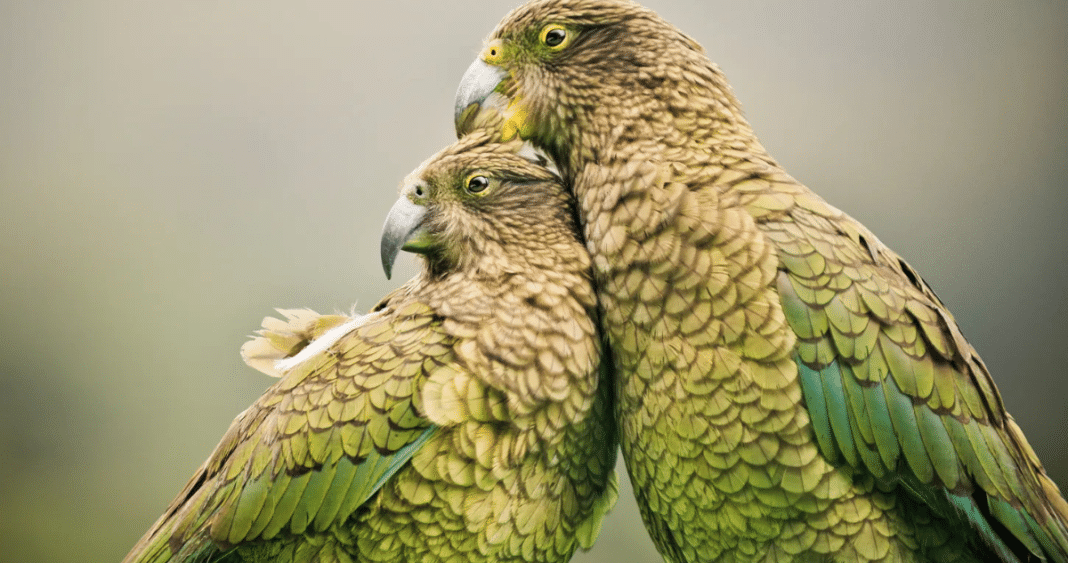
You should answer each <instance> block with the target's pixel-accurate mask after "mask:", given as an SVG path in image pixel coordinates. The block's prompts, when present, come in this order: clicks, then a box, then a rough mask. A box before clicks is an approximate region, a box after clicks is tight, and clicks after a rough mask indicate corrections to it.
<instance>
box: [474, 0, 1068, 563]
mask: <svg viewBox="0 0 1068 563" xmlns="http://www.w3.org/2000/svg"><path fill="white" fill-rule="evenodd" d="M491 107H492V108H495V109H496V110H497V111H501V112H503V113H504V116H505V120H504V122H503V123H502V124H500V125H499V127H500V130H499V131H500V132H501V133H502V134H503V135H504V137H505V138H512V137H519V138H522V139H524V140H528V141H530V142H532V143H533V144H534V145H535V146H536V147H538V148H540V149H542V150H544V151H545V152H547V153H548V154H549V156H550V157H551V158H552V160H553V161H554V162H555V164H556V166H557V167H558V169H559V170H560V172H561V175H562V176H563V178H564V180H565V183H566V184H567V185H569V186H570V188H571V189H572V190H573V192H574V195H575V201H576V204H577V215H578V218H579V222H580V225H581V227H582V232H583V234H584V236H585V243H586V246H587V249H588V250H589V252H590V255H591V257H592V261H593V268H594V274H593V275H594V283H595V287H596V291H597V294H598V298H599V301H600V304H601V317H600V319H601V323H602V325H601V329H602V331H603V333H604V334H605V336H606V338H607V341H608V346H609V348H610V355H611V357H612V361H613V362H614V365H615V377H616V383H615V389H616V417H617V424H618V425H619V432H620V441H621V445H622V450H623V457H624V460H625V463H626V466H627V470H628V472H629V474H630V477H631V480H632V481H633V484H634V490H635V495H636V497H637V501H638V505H639V507H640V510H641V513H642V518H643V520H644V522H645V525H646V527H647V529H648V530H649V533H650V535H651V536H652V539H653V542H654V543H655V544H656V547H657V549H658V550H659V551H660V553H661V554H662V555H663V556H664V557H665V559H667V560H668V561H672V562H676V563H681V562H698V561H702V562H703V561H724V562H733V561H738V562H741V561H761V562H769V563H770V562H786V561H835V562H854V561H887V562H891V561H893V562H897V561H931V562H949V561H975V562H978V561H1006V562H1025V561H1055V562H1058V563H1068V504H1066V503H1065V501H1064V498H1063V497H1062V495H1061V493H1060V491H1059V490H1058V488H1057V486H1056V485H1055V484H1054V483H1053V482H1052V481H1051V480H1050V478H1049V477H1048V476H1047V474H1046V472H1045V470H1044V469H1043V467H1042V464H1041V463H1040V461H1039V460H1038V458H1037V456H1036V455H1035V453H1034V451H1033V450H1032V449H1031V447H1030V446H1029V445H1028V443H1027V440H1026V439H1025V438H1024V435H1023V433H1022V432H1021V430H1020V428H1019V427H1018V426H1017V425H1016V423H1015V422H1014V421H1013V419H1012V417H1011V416H1009V414H1008V413H1007V412H1006V411H1005V407H1004V404H1003V403H1002V399H1001V396H1000V395H999V392H998V390H997V387H995V385H994V382H993V380H992V379H991V376H990V373H989V372H988V370H987V368H986V366H985V365H984V364H983V361H982V360H981V359H980V358H979V355H978V354H977V353H976V351H975V349H973V348H972V346H971V345H970V344H969V343H968V341H967V340H966V339H965V338H964V336H962V334H961V331H960V328H959V327H958V325H957V323H956V321H955V320H954V318H953V315H952V314H950V312H949V311H948V310H947V309H946V307H945V305H943V304H942V302H941V301H940V300H939V299H938V297H937V296H936V295H935V294H934V292H933V291H932V290H931V288H930V286H928V285H927V284H926V283H925V282H924V280H923V279H922V278H921V277H920V275H919V274H918V273H917V272H916V271H915V270H914V269H913V268H912V267H910V266H909V265H908V264H907V263H906V262H905V261H904V260H903V259H902V258H901V257H899V256H898V255H897V254H895V253H894V252H893V251H891V250H890V249H889V248H887V247H886V246H885V245H883V243H881V242H880V241H879V239H877V238H876V237H875V235H873V234H872V233H871V232H870V231H868V230H867V229H866V228H864V226H863V225H861V224H860V223H858V222H857V221H856V220H854V219H852V218H851V217H849V216H848V215H846V214H844V213H843V212H841V211H839V210H838V209H836V208H834V207H832V206H831V205H829V204H827V203H826V202H824V201H823V200H822V199H821V198H820V197H819V196H817V195H815V194H814V193H813V192H812V191H810V190H809V189H808V188H807V187H805V186H804V185H802V184H800V183H799V182H798V181H797V180H795V179H794V178H792V177H791V176H790V175H789V174H787V173H786V172H785V171H784V170H783V169H782V167H780V166H779V164H778V163H777V162H776V161H775V160H774V159H773V158H772V157H771V156H769V154H768V152H767V151H766V150H765V149H764V147H763V146H761V144H760V141H759V140H758V139H757V137H756V136H755V134H754V133H753V130H752V129H751V127H750V125H749V124H748V123H747V122H746V120H745V118H744V117H743V115H742V111H741V109H740V107H739V104H738V101H737V100H736V99H735V96H734V94H733V93H732V91H731V87H730V85H729V84H728V83H727V80H726V79H725V78H724V76H723V74H722V73H721V72H720V70H719V69H718V68H717V67H716V66H715V65H714V64H713V63H712V62H711V61H710V60H709V59H708V57H707V56H706V54H705V52H704V50H703V48H702V47H701V46H700V45H699V44H698V43H697V42H696V41H695V40H694V39H692V38H691V37H689V36H687V35H686V34H684V33H683V32H681V31H680V30H678V29H677V28H675V27H674V26H672V25H671V24H669V23H667V22H666V21H664V20H663V19H662V18H660V17H659V16H658V15H657V14H655V13H654V12H652V11H650V10H649V9H647V8H644V7H642V6H640V5H639V4H637V3H635V2H631V1H628V0H536V1H533V2H530V3H528V4H526V5H523V6H521V7H519V8H516V9H515V10H513V11H512V12H511V13H510V14H509V15H507V16H506V17H505V18H504V19H503V20H502V21H501V23H500V24H498V26H497V28H496V29H495V30H494V31H492V33H491V34H490V35H489V37H488V38H487V39H486V41H485V44H484V47H483V48H482V50H481V52H480V54H479V55H478V57H477V58H476V60H475V61H474V63H473V64H472V65H471V66H470V67H469V69H468V70H467V72H466V73H465V75H464V77H463V79H462V81H461V83H460V86H459V89H458V91H457V98H456V115H455V118H456V127H457V134H458V135H461V136H462V135H464V134H469V133H470V132H472V131H478V130H479V128H480V125H479V124H478V123H476V122H474V121H472V117H471V116H472V115H476V112H477V111H478V110H479V108H483V109H484V108H491Z"/></svg>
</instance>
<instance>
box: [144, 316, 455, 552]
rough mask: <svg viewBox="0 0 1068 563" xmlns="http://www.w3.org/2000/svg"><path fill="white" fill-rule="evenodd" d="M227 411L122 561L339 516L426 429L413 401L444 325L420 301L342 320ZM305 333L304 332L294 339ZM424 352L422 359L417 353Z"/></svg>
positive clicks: (428, 433)
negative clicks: (255, 394) (206, 453)
mask: <svg viewBox="0 0 1068 563" xmlns="http://www.w3.org/2000/svg"><path fill="white" fill-rule="evenodd" d="M332 330H335V331H338V332H337V333H335V334H331V333H329V332H328V333H326V334H324V335H323V336H322V337H323V338H324V339H329V340H330V342H331V343H330V345H328V346H325V345H324V346H319V348H320V349H315V348H316V343H315V342H312V344H311V345H309V346H308V347H307V348H306V349H304V350H303V351H302V354H304V356H306V357H302V356H300V355H298V356H296V357H294V358H291V360H289V368H288V369H287V370H285V371H284V373H282V376H281V380H280V381H279V382H278V383H276V384H275V385H273V386H272V387H271V388H270V389H268V390H267V392H266V393H265V394H264V395H263V396H261V397H260V399H259V400H258V401H256V403H255V404H253V405H252V406H251V407H250V408H249V409H247V410H246V411H245V412H243V413H241V414H240V415H239V416H238V417H237V418H236V419H235V420H234V422H233V424H232V425H231V427H230V429H229V430H228V431H227V432H226V434H225V435H224V436H223V438H222V440H221V442H220V443H219V445H218V446H217V447H216V449H215V451H214V452H213V453H212V454H211V456H210V457H209V458H208V460H207V461H206V462H205V463H204V464H203V465H202V466H201V467H200V469H199V470H198V471H197V473H196V474H195V475H194V477H193V478H192V480H190V482H189V484H188V485H187V486H186V488H185V490H183V491H182V493H181V494H179V496H178V498H176V499H175V500H174V502H173V503H172V504H171V506H170V507H169V508H168V510H167V511H166V512H165V513H164V515H163V516H162V517H161V518H160V519H159V521H157V522H156V524H155V525H154V526H153V527H152V528H151V529H150V530H149V531H148V532H147V533H146V534H145V536H144V537H143V538H142V539H141V541H140V542H138V544H137V545H136V546H135V547H134V548H133V550H132V551H131V552H130V554H129V555H127V557H126V559H125V560H124V561H126V562H134V561H138V562H162V561H206V560H209V559H211V560H215V559H216V558H218V557H220V556H221V555H222V554H223V553H225V552H226V551H227V550H228V549H229V548H231V547H232V546H235V545H237V544H241V543H244V542H250V541H256V540H269V539H271V538H274V537H277V536H278V535H279V534H302V533H306V532H321V531H324V530H326V529H328V528H329V527H331V526H333V525H335V524H336V523H338V522H342V521H344V520H345V519H347V518H348V517H349V516H350V515H352V514H353V512H355V510H356V509H357V508H358V507H359V506H361V505H362V504H364V503H365V502H367V501H368V500H369V499H371V498H372V497H373V496H374V494H375V493H376V492H377V491H378V490H379V489H380V488H381V487H382V486H383V485H384V484H385V483H386V482H387V481H388V480H389V479H390V478H391V477H392V476H393V475H394V474H395V473H396V472H397V471H398V470H399V469H401V468H402V467H404V466H405V464H406V463H407V462H408V461H409V460H410V459H411V457H412V456H413V455H414V453H415V452H416V451H418V449H419V448H420V447H421V446H422V445H423V444H424V443H425V442H426V441H427V440H428V439H429V438H430V437H432V436H433V434H434V432H435V431H436V430H437V427H436V426H434V425H432V424H431V423H430V422H429V421H428V420H426V419H425V418H424V417H423V416H422V415H421V414H420V413H419V412H418V409H417V407H416V405H415V404H414V401H415V397H416V395H417V394H418V393H417V386H418V385H419V384H420V383H421V381H422V379H423V377H424V376H425V373H426V370H427V369H432V368H430V367H429V366H430V365H441V364H445V363H447V359H446V358H442V357H441V355H443V354H446V353H450V352H449V351H450V350H451V348H450V347H449V346H447V345H445V341H446V338H447V337H446V336H445V335H444V334H443V333H442V332H441V331H440V330H438V326H437V321H436V320H435V319H434V317H433V316H432V315H430V314H428V311H427V310H426V309H425V307H423V306H421V305H418V304H409V305H408V306H406V308H405V310H403V311H399V312H398V311H379V312H375V313H372V314H370V315H367V316H365V317H363V318H359V319H353V320H352V321H351V322H350V323H346V324H341V325H339V326H338V327H336V328H335V329H332ZM305 344H306V343H305ZM426 362H429V363H428V364H426V365H424V363H426Z"/></svg>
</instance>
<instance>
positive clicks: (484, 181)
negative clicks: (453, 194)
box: [467, 174, 490, 194]
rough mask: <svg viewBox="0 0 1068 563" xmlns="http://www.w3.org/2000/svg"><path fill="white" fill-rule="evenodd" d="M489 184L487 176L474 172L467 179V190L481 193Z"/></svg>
mask: <svg viewBox="0 0 1068 563" xmlns="http://www.w3.org/2000/svg"><path fill="white" fill-rule="evenodd" d="M489 185H490V181H489V178H487V177H485V176H483V175H481V174H475V175H473V176H471V177H470V178H468V179H467V192H468V193H472V194H478V193H482V192H484V191H486V188H489Z"/></svg>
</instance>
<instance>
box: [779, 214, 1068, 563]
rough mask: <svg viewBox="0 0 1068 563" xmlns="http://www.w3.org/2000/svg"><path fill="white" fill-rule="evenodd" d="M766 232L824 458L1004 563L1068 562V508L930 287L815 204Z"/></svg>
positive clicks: (859, 230)
mask: <svg viewBox="0 0 1068 563" xmlns="http://www.w3.org/2000/svg"><path fill="white" fill-rule="evenodd" d="M762 229H763V230H764V231H765V233H766V234H767V235H768V237H769V239H770V240H771V241H773V243H777V247H778V248H779V255H780V273H779V278H778V288H779V292H780V294H781V298H782V305H783V309H784V311H785V314H786V317H787V320H788V323H789V324H790V326H791V328H792V329H793V330H794V332H795V333H796V334H797V336H798V344H797V349H796V363H797V365H798V367H799V373H800V378H801V383H802V391H803V393H804V398H805V403H806V406H807V409H808V411H809V414H810V417H811V420H812V425H813V429H814V432H815V435H816V439H817V441H818V443H819V446H820V450H821V452H822V453H823V455H824V456H826V457H827V458H828V459H829V460H830V461H832V462H834V463H845V464H849V465H851V466H854V467H858V468H864V469H866V470H867V471H868V472H870V473H871V474H872V475H873V476H874V477H875V478H877V479H880V480H882V481H884V482H891V483H893V482H897V483H898V484H900V485H901V486H903V487H904V488H905V489H906V490H909V491H911V492H912V494H913V495H914V496H915V497H916V498H918V499H919V500H921V501H923V502H924V503H926V504H928V505H929V506H930V507H931V509H932V510H934V511H935V512H936V513H938V514H941V515H942V516H943V517H944V518H948V519H950V520H953V521H956V522H959V523H960V524H961V525H970V526H971V527H972V528H973V529H974V530H976V532H977V533H978V536H979V537H980V538H982V541H983V542H984V543H985V544H986V546H987V547H988V549H990V550H992V551H993V552H994V553H996V554H997V556H998V557H1000V558H1001V559H1002V560H1004V561H1021V560H1027V559H1029V558H1031V556H1034V557H1037V558H1039V559H1043V560H1051V561H1057V562H1060V563H1068V526H1066V523H1068V505H1066V504H1065V502H1064V500H1063V498H1062V497H1061V495H1060V492H1059V491H1058V490H1057V487H1056V486H1055V485H1054V484H1053V483H1052V481H1050V480H1049V478H1048V477H1047V476H1046V473H1045V470H1044V469H1043V467H1042V465H1041V463H1040V462H1039V461H1038V458H1037V457H1036V456H1035V455H1034V452H1033V451H1031V448H1030V446H1029V445H1028V444H1027V441H1026V439H1025V438H1024V437H1023V434H1022V432H1020V431H1019V429H1018V428H1017V427H1016V425H1015V423H1014V422H1013V421H1012V418H1011V417H1010V416H1009V415H1008V414H1007V413H1006V412H1005V408H1004V405H1003V404H1002V401H1001V397H1000V395H999V394H998V391H997V388H996V387H995V386H994V383H993V381H992V379H991V377H990V374H989V373H988V372H987V369H986V367H985V366H984V365H983V363H982V360H981V359H980V358H979V356H978V355H977V354H976V352H975V350H974V349H973V348H972V347H971V345H970V344H968V342H967V341H966V340H965V339H964V338H963V336H961V334H960V330H959V328H958V327H957V325H956V322H955V321H954V320H953V317H952V316H951V315H950V314H949V312H948V311H947V310H946V308H945V306H944V305H943V304H942V303H941V302H940V301H939V300H938V298H937V297H936V296H935V294H934V293H933V292H932V291H931V289H930V287H928V286H927V284H926V283H924V281H923V280H922V279H921V278H920V277H919V276H918V275H917V274H916V273H915V271H913V270H912V268H911V267H909V266H908V264H906V263H905V262H904V261H903V260H902V259H901V258H899V257H898V256H897V255H896V254H894V253H893V252H892V251H890V250H889V249H887V248H886V247H885V246H883V245H882V244H881V243H880V242H879V241H878V240H877V239H876V238H875V237H874V236H873V235H872V234H871V233H869V232H868V231H867V230H865V229H864V228H863V227H862V226H860V225H859V224H857V223H856V222H855V221H853V220H852V219H851V218H849V217H848V216H845V215H844V214H842V213H841V212H840V211H838V210H836V209H834V208H832V207H830V206H828V205H826V204H824V203H822V201H818V200H816V199H815V198H812V197H811V196H810V198H807V199H806V200H805V202H804V205H803V206H801V205H798V206H796V207H795V208H794V209H793V210H790V211H788V212H786V213H784V214H782V215H780V216H779V217H778V218H772V219H769V220H767V221H766V222H764V223H763V224H762ZM979 548H980V549H982V547H981V546H980V547H979Z"/></svg>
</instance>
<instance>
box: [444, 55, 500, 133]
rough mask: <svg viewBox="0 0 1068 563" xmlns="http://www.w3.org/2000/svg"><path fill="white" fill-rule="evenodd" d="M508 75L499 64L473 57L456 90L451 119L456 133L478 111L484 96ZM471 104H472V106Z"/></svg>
mask: <svg viewBox="0 0 1068 563" xmlns="http://www.w3.org/2000/svg"><path fill="white" fill-rule="evenodd" d="M507 75H508V73H507V71H505V70H504V69H502V68H501V67H499V66H496V65H491V64H489V63H487V62H486V61H484V60H482V57H479V58H477V59H475V62H473V63H471V66H469V67H467V72H465V73H464V76H463V78H461V79H460V87H459V88H458V89H457V90H456V107H455V108H454V113H453V119H454V121H455V125H456V133H457V134H458V135H462V134H463V133H464V132H465V127H466V124H467V122H468V121H470V117H471V116H472V115H475V114H477V113H478V109H479V108H480V107H481V106H482V104H483V103H484V102H485V101H486V98H488V97H489V96H490V94H492V93H493V91H494V90H496V89H497V85H499V84H500V83H501V81H502V80H504V79H505V77H506V76H507ZM472 106H474V107H473V108H472Z"/></svg>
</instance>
